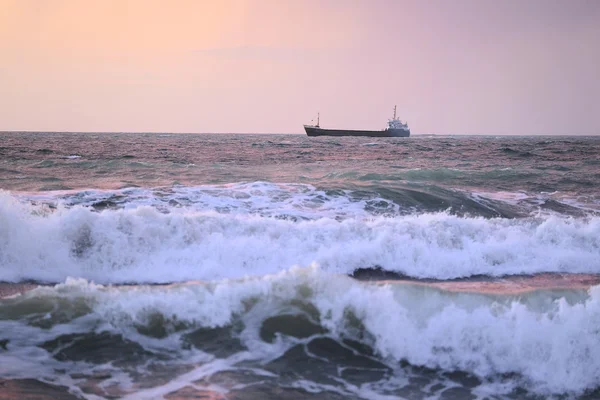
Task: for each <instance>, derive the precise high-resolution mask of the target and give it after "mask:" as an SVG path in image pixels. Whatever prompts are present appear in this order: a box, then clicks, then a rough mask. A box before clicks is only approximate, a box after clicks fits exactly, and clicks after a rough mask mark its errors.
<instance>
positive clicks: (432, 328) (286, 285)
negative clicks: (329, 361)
mask: <svg viewBox="0 0 600 400" xmlns="http://www.w3.org/2000/svg"><path fill="white" fill-rule="evenodd" d="M564 295H565V294H564V293H562V292H561V293H551V292H548V293H545V294H544V293H533V294H529V295H525V296H520V297H518V298H515V297H511V296H506V297H499V296H485V295H479V294H452V293H446V292H442V291H438V290H436V289H433V288H423V287H422V286H412V285H407V284H401V285H398V284H397V285H394V284H387V285H381V284H373V283H364V282H358V281H355V280H353V279H350V278H347V277H343V276H339V275H331V274H328V273H325V272H323V271H320V270H319V269H318V268H314V267H313V268H307V269H294V270H292V271H288V272H283V273H279V274H277V275H272V276H264V277H261V278H252V279H244V280H236V281H221V282H214V283H206V284H200V283H188V284H180V285H174V286H167V287H156V286H154V287H102V286H97V285H92V284H89V283H87V282H86V281H83V280H69V281H67V282H66V284H62V285H59V286H57V287H54V288H41V289H37V290H35V291H33V292H30V293H29V294H27V295H26V296H24V300H23V301H27V299H34V298H41V299H46V301H49V302H52V301H54V300H53V299H56V298H57V297H58V298H63V299H69V300H70V301H73V300H74V299H79V300H80V301H83V302H84V303H87V304H88V305H89V306H90V307H91V315H89V316H87V317H86V318H87V319H88V320H90V319H91V320H93V319H94V318H97V319H98V320H99V321H103V323H104V329H110V330H115V331H116V332H118V333H120V334H124V335H125V336H126V337H129V338H130V339H132V340H136V341H139V335H138V333H137V331H136V330H135V329H134V325H137V324H143V323H144V321H145V320H146V319H147V318H148V317H149V316H150V315H152V314H153V313H156V312H158V313H162V314H163V315H165V317H167V318H168V319H171V320H173V319H175V320H178V321H187V322H190V323H193V324H195V325H196V326H205V327H216V326H224V325H228V324H231V323H232V321H233V320H234V319H236V318H241V319H242V320H243V321H244V326H245V328H244V332H242V333H241V336H240V338H241V340H242V342H243V343H244V345H245V346H246V347H247V349H248V351H249V352H250V353H249V354H245V355H241V354H240V355H239V356H237V357H238V358H240V357H241V359H266V360H268V359H272V358H273V357H277V356H278V355H281V354H282V353H283V352H284V351H285V350H286V349H287V348H289V347H290V346H291V345H293V344H294V343H297V340H296V341H292V342H286V341H285V340H277V341H275V342H274V343H266V342H264V341H261V340H259V339H258V335H259V334H258V331H259V327H260V324H261V321H263V320H264V319H266V318H268V317H270V316H273V315H278V313H280V312H281V310H282V309H285V308H286V307H288V308H289V307H290V305H291V304H297V302H298V301H300V302H307V303H309V304H312V305H313V306H314V307H315V308H316V309H317V310H318V317H317V318H318V319H319V320H318V321H317V322H318V323H319V324H320V325H321V326H323V327H325V328H327V329H328V330H329V332H330V335H332V336H333V337H336V338H340V337H341V338H343V337H352V335H353V331H355V330H356V326H353V324H354V322H352V321H353V320H354V319H358V320H359V321H360V323H361V325H362V326H364V330H365V332H366V334H367V337H369V338H370V339H367V340H368V341H369V342H370V344H371V345H372V346H373V347H374V349H375V350H376V352H377V354H378V356H379V357H381V358H382V359H384V360H387V362H388V363H389V365H391V366H393V365H395V364H397V362H398V361H400V360H406V361H408V362H409V363H411V364H412V365H419V366H426V367H430V368H436V369H441V370H445V371H454V370H461V371H466V372H469V373H472V374H474V375H476V376H478V377H480V378H482V379H483V380H484V381H486V382H488V383H489V382H492V383H493V382H495V380H496V379H497V378H499V377H501V376H502V375H503V374H512V373H514V374H517V377H515V378H513V379H512V381H513V382H514V384H515V385H522V386H524V387H526V388H527V389H528V390H531V391H533V392H536V393H540V394H544V395H548V394H557V393H574V394H580V393H582V392H583V391H584V390H586V389H591V388H595V387H597V386H599V385H600V378H599V377H600V346H598V345H597V343H598V331H599V330H600V286H597V287H593V288H592V289H590V291H589V292H588V293H585V292H578V293H575V292H574V295H573V296H571V297H570V298H569V300H568V301H567V300H566V298H564V297H563V296H564ZM294 302H296V303H294ZM350 314H351V315H353V316H354V317H350ZM50 318H51V317H50ZM77 321H79V322H77ZM77 321H74V322H73V323H72V324H71V325H72V326H74V327H75V329H80V327H81V326H90V325H91V326H97V324H96V325H94V324H93V323H91V322H87V323H83V322H82V320H81V319H79V320H77ZM62 322H63V324H60V325H56V326H55V327H54V328H52V329H50V330H40V332H42V335H43V336H44V337H46V336H48V335H52V334H54V335H56V334H58V333H59V332H60V331H58V332H57V331H55V330H57V329H62V330H63V331H64V329H65V327H67V326H69V325H65V324H64V321H62ZM0 323H1V324H13V325H14V324H15V323H14V322H1V321H0ZM86 324H87V325H86ZM78 326H79V328H77V327H78ZM30 329H34V328H30ZM3 331H4V330H3ZM10 332H12V331H10V330H8V331H7V334H9V333H10ZM14 332H15V334H16V332H17V331H16V330H14ZM28 337H31V338H35V337H36V336H35V335H28ZM19 340H21V339H19ZM162 340H163V341H166V342H168V343H167V344H168V345H172V344H173V343H177V341H174V340H171V339H169V338H166V339H162ZM307 340H310V339H307ZM286 343H287V344H286ZM12 348H16V346H12V347H11V349H12ZM9 350H10V349H9ZM11 351H12V350H11ZM9 356H11V353H10V352H8V353H7V354H5V355H2V354H1V353H0V359H1V357H9ZM202 368H204V369H206V368H207V367H201V368H200V369H199V370H198V371H197V372H194V371H192V372H188V373H186V375H182V376H181V377H180V378H179V379H174V380H171V381H170V382H171V383H169V391H171V390H175V389H177V387H175V386H176V385H180V386H181V387H184V386H185V385H186V384H188V383H190V382H191V381H192V380H194V379H197V377H198V376H199V375H201V372H202V371H203V370H202ZM25 372H26V371H25ZM25 372H23V373H25ZM186 376H187V377H189V378H190V379H189V380H186V379H185V377H186ZM188 381H190V382H188ZM174 385H175V386H174ZM159 391H160V390H159Z"/></svg>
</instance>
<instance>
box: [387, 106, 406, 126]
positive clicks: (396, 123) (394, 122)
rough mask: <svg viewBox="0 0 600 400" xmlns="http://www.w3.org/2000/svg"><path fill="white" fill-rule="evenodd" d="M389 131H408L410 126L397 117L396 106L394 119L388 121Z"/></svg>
mask: <svg viewBox="0 0 600 400" xmlns="http://www.w3.org/2000/svg"><path fill="white" fill-rule="evenodd" d="M388 129H403V130H408V124H407V123H406V122H402V121H400V119H398V118H397V117H396V106H394V117H393V118H392V119H388Z"/></svg>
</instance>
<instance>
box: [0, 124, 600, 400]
mask: <svg viewBox="0 0 600 400" xmlns="http://www.w3.org/2000/svg"><path fill="white" fill-rule="evenodd" d="M599 187H600V137H541V136H529V137H494V136H478V137H474V136H414V137H411V138H326V137H324V138H308V137H306V136H304V135H225V134H223V135H195V134H155V133H153V134H131V133H119V134H116V133H115V134H108V133H25V132H5V133H0V189H1V190H0V282H4V286H5V287H9V288H10V287H17V286H16V285H17V284H23V283H27V284H31V283H35V284H36V285H37V284H39V285H40V286H39V287H38V288H36V289H33V290H31V291H28V292H26V293H24V294H21V295H15V296H11V297H5V298H3V299H0V384H1V385H2V387H4V388H9V389H10V390H12V391H13V392H10V391H9V392H6V393H13V394H15V395H16V393H22V391H23V390H31V391H35V392H36V393H37V394H40V395H43V396H46V398H88V399H108V398H131V399H160V398H165V399H188V398H207V399H213V400H214V399H546V398H557V399H567V398H569V399H570V398H582V399H593V398H600V285H599V283H600V189H599ZM9 389H6V390H9ZM19 390H21V392H19ZM60 396H62V397H60ZM0 397H1V396H0Z"/></svg>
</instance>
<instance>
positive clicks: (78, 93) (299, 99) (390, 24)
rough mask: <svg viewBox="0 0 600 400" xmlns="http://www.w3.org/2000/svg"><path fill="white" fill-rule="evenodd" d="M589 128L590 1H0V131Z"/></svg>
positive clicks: (598, 125)
mask: <svg viewBox="0 0 600 400" xmlns="http://www.w3.org/2000/svg"><path fill="white" fill-rule="evenodd" d="M394 105H397V107H398V115H399V116H400V118H401V119H402V120H405V121H407V122H408V124H409V127H410V128H411V131H412V133H413V134H495V135H503V134H595V135H598V134H600V1H598V0H502V1H496V0H452V1H450V0H415V1H408V0H406V1H404V0H169V1H167V0H165V1H158V0H102V1H100V0H98V1H94V0H0V131H7V130H27V131H94V132H100V131H102V132H104V131H110V132H125V131H134V132H215V133H231V132H240V133H303V128H302V125H303V124H304V123H309V122H310V121H311V119H313V118H314V117H315V116H316V114H317V112H320V115H321V126H322V127H327V128H349V129H382V128H384V127H385V126H386V121H387V119H388V118H390V117H391V116H392V113H393V107H394Z"/></svg>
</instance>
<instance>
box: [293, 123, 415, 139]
mask: <svg viewBox="0 0 600 400" xmlns="http://www.w3.org/2000/svg"><path fill="white" fill-rule="evenodd" d="M304 130H305V131H306V134H307V135H308V136H367V137H409V136H410V130H409V129H386V130H382V131H355V130H346V129H323V128H317V127H315V126H305V127H304Z"/></svg>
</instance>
